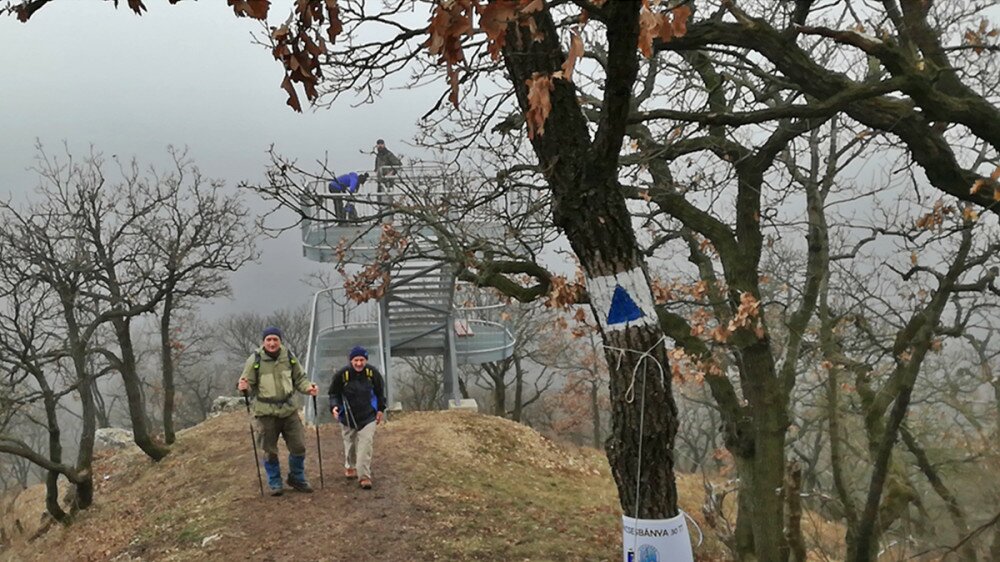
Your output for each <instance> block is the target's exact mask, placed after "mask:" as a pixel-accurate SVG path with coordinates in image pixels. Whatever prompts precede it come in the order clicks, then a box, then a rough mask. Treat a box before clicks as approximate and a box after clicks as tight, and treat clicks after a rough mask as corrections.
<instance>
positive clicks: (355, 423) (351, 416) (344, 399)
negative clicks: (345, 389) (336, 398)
mask: <svg viewBox="0 0 1000 562" xmlns="http://www.w3.org/2000/svg"><path fill="white" fill-rule="evenodd" d="M340 400H341V401H342V402H343V403H344V411H345V412H347V419H348V420H349V421H350V423H349V424H348V427H350V426H351V425H353V426H354V430H355V431H357V430H358V429H359V428H358V420H356V419H354V412H352V411H351V403H350V402H348V401H347V397H346V396H344V395H343V394H341V395H340Z"/></svg>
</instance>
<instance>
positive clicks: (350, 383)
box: [329, 345, 385, 490]
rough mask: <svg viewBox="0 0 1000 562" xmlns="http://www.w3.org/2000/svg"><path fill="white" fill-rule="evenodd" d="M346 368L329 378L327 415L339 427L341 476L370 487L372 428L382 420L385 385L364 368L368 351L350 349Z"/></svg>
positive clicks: (379, 375)
mask: <svg viewBox="0 0 1000 562" xmlns="http://www.w3.org/2000/svg"><path fill="white" fill-rule="evenodd" d="M348 357H349V358H350V360H351V363H350V365H347V366H346V367H344V368H343V369H340V370H338V371H337V372H335V373H334V374H333V381H332V382H331V384H330V392H329V395H330V412H331V413H332V414H333V417H335V418H337V419H338V420H339V421H340V423H341V428H340V430H341V434H342V435H343V438H344V476H345V477H347V478H354V477H357V479H358V484H359V485H360V486H361V487H362V488H364V489H366V490H370V489H371V487H372V472H371V465H372V448H373V445H374V442H375V426H376V425H378V424H380V423H382V420H383V418H384V417H385V385H384V383H383V381H382V373H380V372H378V369H376V368H375V367H372V366H371V365H369V364H368V351H367V350H366V349H365V348H363V347H361V346H360V345H358V346H354V348H353V349H351V353H350V355H349V356H348Z"/></svg>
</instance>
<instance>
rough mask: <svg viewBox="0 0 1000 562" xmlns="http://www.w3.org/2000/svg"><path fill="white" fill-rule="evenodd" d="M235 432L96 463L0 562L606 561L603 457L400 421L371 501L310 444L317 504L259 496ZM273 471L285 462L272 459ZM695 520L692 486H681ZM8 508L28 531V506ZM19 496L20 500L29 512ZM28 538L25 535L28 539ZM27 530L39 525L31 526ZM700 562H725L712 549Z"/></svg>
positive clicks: (480, 423)
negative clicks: (63, 521) (76, 503)
mask: <svg viewBox="0 0 1000 562" xmlns="http://www.w3.org/2000/svg"><path fill="white" fill-rule="evenodd" d="M247 422H248V418H247V417H246V415H245V414H227V415H223V416H219V417H217V418H213V419H211V420H209V421H207V422H205V423H203V424H201V425H199V426H197V427H195V428H191V429H189V430H187V431H185V432H183V433H182V434H181V435H180V437H179V440H178V443H177V445H176V446H175V447H174V448H173V451H172V453H171V454H170V456H169V457H167V459H165V460H164V461H163V462H160V463H158V464H156V463H152V462H151V461H149V460H148V459H147V458H146V457H145V456H143V455H142V454H141V453H140V452H138V451H137V450H130V451H124V452H119V453H117V454H115V455H111V456H108V457H104V458H101V459H100V460H99V461H98V462H97V463H96V465H95V475H96V480H97V493H96V504H95V506H94V507H93V508H92V509H89V510H87V511H86V512H83V513H82V514H81V515H80V516H79V517H78V519H77V521H76V523H75V524H74V525H72V526H71V527H69V528H62V527H60V526H53V527H51V528H50V529H49V530H48V531H47V532H45V533H43V534H41V536H39V537H38V538H36V539H35V540H32V541H30V542H26V540H25V539H26V535H28V534H31V529H25V530H24V531H23V533H20V534H19V533H17V532H13V534H15V535H17V536H16V537H15V538H14V540H13V543H11V544H5V545H4V547H3V549H0V560H110V559H115V560H122V561H124V560H139V559H142V560H271V561H281V560H289V561H291V560H299V561H301V560H330V561H335V560H347V559H352V558H365V559H381V560H485V561H489V560H497V561H501V560H503V561H508V560H617V559H618V558H619V556H620V554H619V553H620V550H619V548H620V547H619V541H620V537H621V524H620V509H619V507H618V500H617V496H616V493H615V488H614V484H613V482H612V479H611V476H610V474H609V470H608V466H607V461H606V459H605V458H604V456H603V454H602V453H600V452H598V451H594V450H591V449H579V448H574V447H563V446H560V445H556V444H554V443H553V442H551V441H549V440H547V439H545V438H543V437H541V436H540V435H538V434H537V433H536V432H534V431H533V430H531V429H529V428H527V427H524V426H522V425H519V424H515V423H512V422H509V421H506V420H502V419H498V418H494V417H489V416H483V415H477V414H470V413H462V412H426V413H410V414H405V415H403V416H400V417H397V418H395V419H394V420H393V421H392V422H391V423H389V424H388V425H386V426H384V427H382V428H380V429H379V431H378V434H377V437H376V452H375V454H376V457H375V462H374V469H373V470H374V477H375V478H374V479H375V489H374V490H372V491H364V490H361V489H359V488H358V487H357V484H356V483H355V482H353V481H347V480H345V479H344V478H343V477H342V476H341V474H342V469H341V466H342V462H343V451H342V447H341V444H340V434H339V431H338V430H337V429H336V428H335V427H333V426H329V425H327V426H322V427H321V444H322V445H321V446H322V449H323V457H324V458H323V463H324V466H323V468H324V474H325V480H326V485H325V487H324V488H323V489H320V482H319V472H318V464H317V455H316V448H315V447H316V440H315V433H314V430H313V429H312V428H309V430H308V437H309V440H308V445H309V453H308V459H307V463H308V464H307V469H308V475H309V477H310V480H311V482H312V484H313V486H314V487H315V488H316V493H314V494H311V495H308V494H297V493H286V494H285V496H283V497H279V498H272V497H264V498H261V497H260V495H259V493H258V490H257V477H256V474H255V472H254V462H253V452H252V449H251V447H250V435H249V429H248V425H247ZM282 464H283V465H284V459H283V461H282ZM679 487H680V488H681V498H682V500H684V505H683V506H682V507H684V509H685V510H686V511H688V512H689V513H691V514H693V515H694V516H695V517H696V518H699V519H700V517H699V516H698V514H699V512H700V509H699V506H700V505H701V500H702V492H701V488H702V485H701V478H700V477H699V476H690V477H682V478H681V480H680V481H679ZM32 493H33V494H34V495H25V496H24V498H22V501H19V502H18V504H17V505H16V506H13V505H8V510H9V512H8V513H7V514H6V515H5V516H4V517H3V519H4V524H5V525H7V526H10V525H11V519H12V518H19V519H21V520H22V528H23V527H24V526H25V524H24V523H23V522H24V521H28V522H33V521H36V520H37V519H38V516H39V513H40V512H41V510H42V509H43V505H42V503H41V500H40V494H39V493H38V492H32ZM28 498H31V501H28ZM28 526H29V527H30V524H29V525H28ZM35 527H36V528H37V524H35ZM697 553H698V557H699V559H701V560H720V559H724V558H725V551H724V549H723V548H722V547H721V546H720V545H719V544H718V542H717V541H713V540H711V537H709V539H708V540H707V541H706V543H705V544H703V545H702V546H701V547H699V548H698V549H697Z"/></svg>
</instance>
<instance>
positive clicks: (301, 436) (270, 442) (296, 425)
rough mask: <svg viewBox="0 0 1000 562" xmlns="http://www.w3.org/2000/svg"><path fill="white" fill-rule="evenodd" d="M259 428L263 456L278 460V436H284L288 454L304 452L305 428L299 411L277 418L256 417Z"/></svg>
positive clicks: (300, 454)
mask: <svg viewBox="0 0 1000 562" xmlns="http://www.w3.org/2000/svg"><path fill="white" fill-rule="evenodd" d="M257 426H258V427H259V428H260V434H259V435H260V447H261V449H263V450H264V456H265V458H267V459H269V460H274V461H277V460H278V436H279V435H281V436H282V437H284V438H285V445H286V446H287V447H288V454H290V455H295V456H302V455H305V454H306V441H305V428H303V427H302V420H301V419H300V418H299V413H298V412H295V413H294V414H292V415H290V416H285V417H283V418H279V417H278V416H260V417H258V418H257Z"/></svg>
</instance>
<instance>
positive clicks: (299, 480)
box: [288, 455, 313, 494]
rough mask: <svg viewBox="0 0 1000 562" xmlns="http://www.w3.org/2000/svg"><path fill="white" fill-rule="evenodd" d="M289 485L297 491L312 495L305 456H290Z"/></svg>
mask: <svg viewBox="0 0 1000 562" xmlns="http://www.w3.org/2000/svg"><path fill="white" fill-rule="evenodd" d="M288 485H289V486H291V487H292V488H293V489H295V490H296V491H299V492H305V493H307V494H308V493H312V491H313V489H312V486H310V485H309V482H306V457H305V455H302V456H299V455H288Z"/></svg>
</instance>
